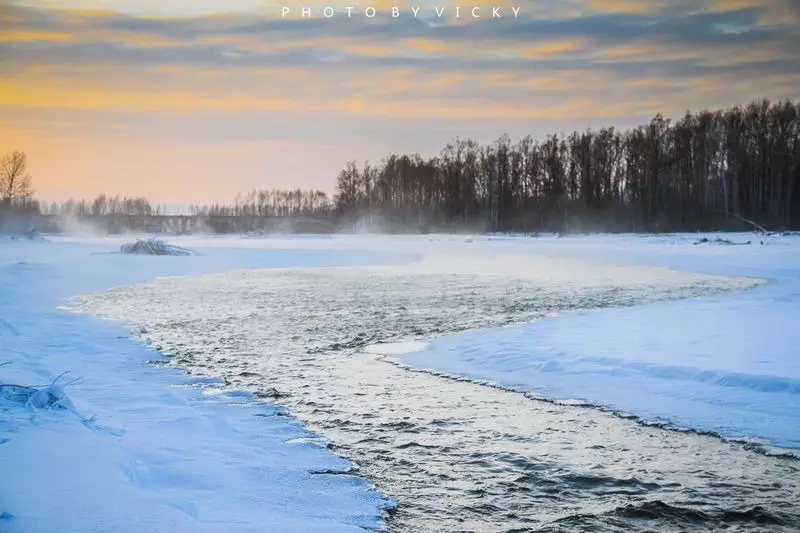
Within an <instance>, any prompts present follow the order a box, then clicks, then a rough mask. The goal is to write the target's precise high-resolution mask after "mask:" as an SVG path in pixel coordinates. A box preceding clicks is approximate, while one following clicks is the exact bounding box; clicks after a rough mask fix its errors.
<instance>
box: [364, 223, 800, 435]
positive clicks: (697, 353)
mask: <svg viewBox="0 0 800 533" xmlns="http://www.w3.org/2000/svg"><path fill="white" fill-rule="evenodd" d="M701 237H703V235H664V236H638V235H623V236H590V237H589V236H575V237H566V238H541V239H522V238H513V237H509V238H503V237H497V236H496V237H487V238H475V239H474V244H473V245H474V246H476V247H483V248H485V249H486V251H487V253H489V252H490V251H492V250H493V251H495V252H499V251H503V252H512V251H513V252H517V253H533V254H545V255H548V256H555V257H569V258H581V259H588V260H592V261H602V262H610V263H617V264H619V263H622V264H637V265H648V266H659V267H669V268H671V269H676V270H680V271H686V272H694V273H703V274H713V275H727V276H749V277H756V278H761V279H766V280H768V281H769V282H770V283H768V284H766V285H764V286H761V287H758V288H755V289H750V290H747V291H743V292H733V293H728V294H725V295H722V296H716V297H708V298H696V299H690V300H681V301H675V302H668V303H655V304H650V305H644V306H635V307H626V308H616V309H600V310H593V311H587V312H583V313H576V314H568V315H563V316H558V317H552V318H548V319H544V320H540V321H537V322H534V323H530V324H525V325H522V326H516V327H510V328H503V329H494V330H475V331H470V332H465V333H461V334H456V335H453V336H449V337H444V338H439V339H436V340H434V341H432V342H431V343H430V344H429V346H428V347H427V348H425V349H422V348H421V347H420V346H419V345H414V346H410V347H409V349H407V350H404V348H403V346H389V347H381V346H374V347H372V348H371V350H372V351H377V352H381V351H385V352H392V354H393V355H394V356H396V357H397V356H398V354H399V353H402V352H403V351H407V352H408V353H406V354H405V355H399V357H400V358H401V359H402V361H404V362H405V363H407V364H410V365H412V366H416V367H422V368H431V369H435V370H437V371H441V372H446V373H450V374H457V375H462V376H468V377H472V378H475V379H480V380H488V381H492V382H495V383H499V384H501V385H503V386H506V387H509V388H513V389H517V390H523V391H526V392H532V393H534V394H536V395H539V396H542V397H546V398H549V399H558V400H578V401H582V402H587V403H590V404H592V405H599V406H604V407H607V408H611V409H613V410H617V411H622V412H626V413H630V414H633V415H635V416H637V417H640V418H642V419H645V420H650V421H654V422H660V423H667V424H671V425H675V426H678V427H684V428H693V429H699V430H703V431H712V432H718V433H720V434H721V435H723V436H725V437H730V438H736V439H743V440H752V441H756V442H759V443H763V444H765V445H766V446H776V447H781V448H789V449H795V450H800V348H798V347H800V327H799V326H800V237H798V236H771V237H762V236H758V235H753V234H740V235H723V237H725V238H726V239H729V240H731V241H733V242H736V243H743V242H747V241H752V244H751V245H742V246H731V245H723V244H715V243H702V244H695V243H696V242H697V241H698V239H700V238H701ZM705 237H708V238H710V239H712V240H713V239H715V238H716V235H707V236H705ZM762 243H763V244H762ZM587 268H592V267H590V266H588V265H587Z"/></svg>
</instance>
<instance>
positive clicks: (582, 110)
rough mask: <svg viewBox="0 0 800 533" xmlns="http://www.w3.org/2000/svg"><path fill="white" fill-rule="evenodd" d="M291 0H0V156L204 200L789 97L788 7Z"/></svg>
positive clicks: (326, 182)
mask: <svg viewBox="0 0 800 533" xmlns="http://www.w3.org/2000/svg"><path fill="white" fill-rule="evenodd" d="M312 1H313V0H312ZM302 5H305V6H307V7H311V8H312V17H311V18H305V19H302V18H298V17H297V16H290V17H287V18H281V7H282V6H286V7H290V8H291V9H292V11H293V15H294V14H296V15H299V9H300V6H301V4H300V3H292V2H263V1H259V0H171V1H170V0H120V1H113V0H28V1H22V0H0V67H2V70H1V72H2V75H1V76H0V154H2V153H5V152H8V151H10V150H13V149H19V150H23V151H25V152H27V154H28V156H29V159H30V170H31V173H32V175H33V180H34V187H35V190H36V195H37V197H39V198H41V199H44V200H48V201H50V200H59V201H60V200H65V199H67V198H69V197H75V198H79V197H93V196H95V195H97V194H99V193H103V192H105V193H110V194H121V195H144V196H146V197H148V198H149V199H150V200H151V201H154V202H165V203H184V204H186V203H192V202H195V203H204V202H211V201H215V200H219V201H230V200H232V199H233V197H234V196H235V194H236V193H237V192H240V191H247V190H250V189H252V188H288V187H291V188H295V187H301V188H317V189H321V190H324V191H326V192H328V193H332V192H333V187H334V185H335V177H336V173H337V172H338V170H339V169H340V168H342V166H343V165H344V164H345V162H346V161H348V160H350V159H355V160H357V161H359V162H362V161H364V160H365V159H369V160H371V161H374V162H377V161H379V160H380V158H382V157H383V156H385V155H387V154H388V153H390V152H392V151H395V152H419V153H420V154H421V155H423V156H425V157H429V156H434V155H437V154H438V153H439V150H440V149H441V148H442V147H443V146H444V145H445V144H446V143H447V142H448V141H450V140H451V139H453V138H454V137H456V136H462V137H473V138H475V139H477V140H480V141H482V142H489V141H492V140H494V139H496V138H497V137H499V136H500V135H501V134H503V133H508V134H510V135H511V137H512V139H514V140H516V139H518V138H520V137H522V136H524V135H526V134H531V135H533V136H534V137H539V138H543V137H545V136H546V135H547V134H548V133H553V132H561V131H567V132H568V131H572V130H573V129H578V130H583V129H585V128H587V127H597V126H601V125H615V126H619V127H627V126H631V125H635V124H638V123H641V122H643V121H647V120H649V119H650V118H651V117H652V116H653V115H654V114H655V113H657V112H661V113H663V114H664V115H665V116H668V117H672V118H675V117H677V116H680V115H681V114H682V113H683V112H684V111H685V110H687V109H692V110H696V109H701V108H706V107H711V108H716V107H722V106H726V105H730V104H736V103H746V102H747V101H749V100H750V99H752V98H754V97H759V96H763V97H767V98H770V99H782V98H798V97H800V2H798V1H797V0H692V1H689V0H649V1H634V0H519V1H515V2H512V3H508V2H505V1H504V0H498V1H494V2H492V1H490V0H474V1H471V2H470V1H466V0H464V1H458V2H439V3H436V4H433V3H425V2H419V3H417V2H409V3H401V2H391V1H390V0H375V1H373V2H369V1H363V2H362V1H359V2H353V3H351V4H335V3H330V2H321V1H317V2H316V3H305V4H302ZM326 5H327V6H334V7H337V8H339V12H338V13H337V14H336V15H335V16H334V17H333V18H330V19H324V18H323V15H322V8H323V7H324V6H326ZM345 5H351V6H356V7H355V8H354V9H353V16H352V18H347V16H346V14H345V11H344V10H343V7H344V6H345ZM434 5H436V6H439V7H440V8H441V7H443V8H445V12H444V13H445V15H444V17H443V18H442V19H437V18H436V14H435V12H434V10H433V6H434ZM368 6H372V7H374V8H375V9H376V10H377V13H378V14H377V16H376V17H375V18H374V19H367V18H366V17H365V16H364V15H363V9H364V8H365V7H368ZM392 6H398V7H400V8H401V10H402V14H401V16H400V17H398V18H395V19H393V18H391V16H390V9H391V7H392ZM412 6H419V7H420V10H419V16H418V17H417V18H414V17H413V16H412V14H411V11H410V9H409V8H410V7H412ZM456 6H461V7H462V12H467V11H469V10H470V9H471V8H472V7H474V6H481V7H482V11H481V12H482V13H483V14H484V15H485V16H488V15H489V14H490V13H491V6H499V7H501V12H502V14H503V15H504V17H502V18H499V19H490V18H481V19H474V20H473V19H470V18H469V17H464V16H462V18H460V19H454V18H452V15H454V13H455V11H454V10H455V7H456ZM512 6H516V7H519V8H520V10H519V16H518V17H517V18H516V19H515V18H513V16H512V13H511V9H510V8H511V7H512Z"/></svg>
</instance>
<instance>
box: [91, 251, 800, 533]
mask: <svg viewBox="0 0 800 533" xmlns="http://www.w3.org/2000/svg"><path fill="white" fill-rule="evenodd" d="M515 266H516V267H517V269H516V271H517V272H520V271H522V272H525V275H519V274H517V275H515V276H509V275H508V273H504V272H499V271H498V270H497V269H495V270H494V271H492V269H491V268H486V266H485V265H483V266H481V267H480V268H474V265H473V266H472V267H470V266H469V265H464V264H449V265H448V264H436V265H425V264H419V265H412V266H410V267H409V266H406V267H383V268H360V269H308V270H267V271H250V272H237V273H229V274H225V275H216V276H207V277H201V278H179V279H164V280H157V281H155V282H153V283H149V284H144V285H136V286H130V287H124V288H120V289H116V290H114V291H110V292H106V293H101V294H96V295H90V296H86V297H82V298H80V299H77V300H76V306H77V307H78V308H80V309H83V310H89V311H91V312H94V313H97V314H99V315H102V316H108V317H111V318H116V319H124V320H127V321H132V322H134V323H137V324H139V325H140V326H142V328H143V329H142V336H143V337H144V338H145V339H146V340H148V341H149V342H152V343H153V344H154V345H155V346H156V347H158V348H160V349H161V350H162V351H163V352H164V353H166V354H167V355H169V356H170V357H171V361H172V362H173V363H174V364H176V365H179V366H182V367H185V368H187V369H188V370H189V371H190V372H192V373H196V374H204V375H212V376H219V377H222V378H224V379H225V380H226V383H227V386H230V387H236V388H244V389H248V390H252V391H254V392H256V393H258V394H260V395H261V396H262V397H269V398H271V400H270V401H275V402H278V403H280V404H282V405H284V406H286V407H287V408H288V410H289V411H290V412H291V414H292V415H293V416H296V417H297V418H298V419H300V420H301V421H302V422H304V423H305V424H306V425H307V426H308V427H309V428H310V429H311V430H312V431H315V432H316V433H318V434H320V435H322V436H324V437H325V438H326V439H328V441H330V442H331V445H332V447H333V449H335V450H336V451H337V452H339V453H341V454H342V455H344V456H346V457H348V458H350V459H351V460H352V461H354V463H355V464H357V465H359V468H360V472H359V473H360V475H363V476H365V477H367V478H369V479H370V480H372V481H373V482H374V483H375V484H376V485H377V487H378V488H379V489H380V490H381V491H382V492H384V493H385V494H387V495H389V496H391V497H393V498H394V499H395V500H397V501H398V507H397V508H396V509H395V510H394V511H393V512H392V513H391V520H390V529H391V530H392V531H397V532H439V531H441V532H448V533H449V532H459V531H464V532H467V531H469V532H512V531H515V532H524V531H551V532H556V531H564V532H567V531H609V532H610V531H620V532H622V531H641V532H644V531H718V530H720V529H723V528H724V529H725V530H727V531H765V532H767V531H769V532H779V531H787V532H788V531H797V530H798V528H799V527H800V509H799V508H798V502H800V475H798V473H799V472H798V466H799V465H800V463H798V462H797V461H795V460H792V459H787V458H777V457H768V456H765V455H761V454H757V453H753V452H750V451H747V450H746V449H744V447H743V446H741V445H738V444H731V443H725V442H722V441H720V440H718V439H715V438H712V437H707V436H701V435H695V434H691V433H677V432H670V431H663V430H660V429H658V428H654V427H645V426H642V425H639V424H636V423H635V422H633V421H631V420H626V419H622V418H619V417H615V416H613V415H611V414H608V413H605V412H602V411H599V410H594V409H586V408H582V407H577V406H567V405H556V404H552V403H548V402H543V401H539V400H535V399H532V398H529V397H526V396H525V395H523V394H519V393H516V392H511V391H505V390H500V389H497V388H492V387H487V386H484V385H481V384H478V383H474V382H470V381H468V380H458V379H448V378H445V377H443V376H440V375H435V374H433V373H427V372H419V371H410V370H407V369H405V368H403V367H402V366H399V365H396V364H392V363H391V362H389V361H387V360H384V359H383V358H382V357H381V356H379V355H376V354H370V353H363V351H362V350H360V349H359V348H361V347H363V346H364V345H365V344H367V343H372V342H376V341H382V340H391V339H397V338H409V337H427V336H431V335H435V334H440V333H446V332H453V331H459V330H463V329H467V328H473V327H485V326H499V325H504V324H510V323H514V322H520V321H525V320H532V319H535V318H537V317H541V316H544V315H546V314H549V313H553V312H562V311H568V310H574V309H585V308H592V307H601V306H612V305H631V304H634V303H637V302H644V301H654V300H659V299H667V298H678V297H686V296H689V295H702V294H711V293H714V292H719V291H721V290H725V289H729V288H731V287H732V286H739V287H740V286H741V284H742V283H743V282H741V280H721V279H717V278H704V277H698V276H683V275H680V276H679V275H665V273H664V272H658V273H657V274H656V275H647V272H646V271H637V272H636V273H635V275H632V274H633V273H632V272H630V271H622V270H621V271H616V270H614V269H609V270H606V271H604V272H593V273H592V272H587V273H586V275H584V276H581V277H579V278H577V277H576V276H575V275H574V272H566V270H568V269H565V268H563V266H564V265H560V267H559V266H558V265H555V266H554V265H552V264H546V263H541V262H538V263H536V262H532V263H531V264H530V265H525V264H522V265H520V264H517V265H515Z"/></svg>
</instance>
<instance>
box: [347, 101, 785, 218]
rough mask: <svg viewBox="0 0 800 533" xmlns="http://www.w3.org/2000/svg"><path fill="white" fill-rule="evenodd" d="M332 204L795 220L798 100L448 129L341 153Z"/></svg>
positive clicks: (368, 213) (477, 212)
mask: <svg viewBox="0 0 800 533" xmlns="http://www.w3.org/2000/svg"><path fill="white" fill-rule="evenodd" d="M334 201H335V206H334V207H335V212H336V213H337V214H338V215H339V217H340V221H341V222H344V223H346V224H348V225H351V226H357V225H358V224H363V225H365V226H367V227H370V226H383V227H390V228H398V229H401V230H412V231H414V230H420V229H421V230H423V231H424V230H427V229H449V228H471V229H478V230H487V231H533V230H536V231H558V232H564V231H691V230H702V229H724V228H727V227H732V226H738V227H741V224H742V221H743V220H745V221H750V222H751V223H753V224H754V225H760V226H764V227H769V228H776V229H780V228H797V227H800V103H794V102H792V101H790V100H787V101H782V102H778V103H771V102H769V101H767V100H758V101H754V102H753V103H751V104H749V105H746V106H734V107H730V108H728V109H724V110H718V111H709V110H704V111H700V112H698V113H691V112H687V113H686V114H685V115H684V116H683V117H681V118H680V119H679V120H677V121H674V122H672V121H671V120H669V119H665V118H664V117H663V116H662V115H660V114H659V115H656V116H655V117H654V118H653V119H652V120H651V121H650V122H649V123H648V124H644V125H641V126H638V127H635V128H632V129H628V130H624V131H621V130H617V129H615V128H613V127H608V128H602V129H599V130H587V131H585V132H577V131H576V132H573V133H571V134H569V135H563V134H553V135H549V136H547V137H546V139H544V140H535V139H533V138H532V137H530V136H528V137H525V138H524V139H522V140H520V141H518V142H516V143H512V142H511V139H510V138H509V137H508V136H507V135H504V136H502V137H500V138H499V139H498V140H497V141H495V142H493V143H491V144H488V145H481V144H479V143H477V142H475V141H473V140H465V139H456V140H455V141H454V142H452V143H450V144H448V145H447V146H446V147H445V148H444V149H443V150H442V151H441V153H440V155H439V156H438V157H434V158H429V159H425V158H422V157H421V156H420V155H419V154H412V155H398V154H391V155H389V156H388V157H386V158H384V159H383V161H382V162H381V163H380V164H378V165H372V164H370V163H369V162H367V163H365V164H364V165H363V166H362V167H360V168H359V166H358V165H357V164H356V163H355V161H350V162H348V163H347V165H346V166H345V168H344V169H343V170H341V171H340V172H339V174H338V178H337V186H336V195H335V198H334Z"/></svg>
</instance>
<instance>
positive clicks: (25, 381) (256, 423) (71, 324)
mask: <svg viewBox="0 0 800 533" xmlns="http://www.w3.org/2000/svg"><path fill="white" fill-rule="evenodd" d="M115 242H116V241H115V240H114V239H103V240H98V239H83V240H81V241H80V242H72V241H70V240H69V239H61V238H53V239H52V242H49V243H39V242H11V241H9V242H7V243H4V244H3V245H2V246H0V363H3V362H7V363H8V364H6V365H3V366H2V367H0V380H2V382H3V383H4V384H18V385H22V386H23V387H4V389H6V390H5V391H4V392H3V393H2V395H0V472H2V474H1V475H0V519H1V520H2V525H0V529H2V531H4V532H8V533H15V532H24V533H37V532H42V533H44V532H48V533H49V532H52V531H59V532H62V533H78V532H80V533H84V532H86V531H117V532H137V533H138V532H140V531H151V532H169V533H181V532H186V533H202V532H215V533H216V532H219V531H226V532H254V533H255V532H264V531H276V532H277V531H280V532H286V533H290V532H297V533H301V532H302V533H307V532H319V533H338V532H341V533H346V532H351V533H355V532H363V531H364V528H367V529H374V528H377V527H379V526H380V524H381V508H382V507H383V506H384V505H386V503H387V502H386V501H385V500H384V499H383V497H382V496H381V495H379V494H378V493H376V492H374V491H373V490H372V489H371V487H370V485H369V484H368V483H367V482H365V481H364V480H362V479H360V478H357V477H354V476H352V475H347V474H346V472H348V471H350V470H351V469H352V467H353V465H351V464H349V463H348V462H347V461H345V460H344V459H342V458H340V457H338V456H336V455H334V454H333V453H332V452H330V451H329V450H328V449H327V448H326V447H325V446H324V445H323V446H320V445H319V444H317V443H316V441H313V440H312V439H313V437H314V435H311V434H309V433H308V431H306V430H305V429H304V428H303V427H302V426H301V425H300V424H299V423H298V422H296V421H295V420H293V419H292V418H289V417H287V416H286V415H285V413H284V412H282V410H281V409H279V408H277V407H276V406H273V405H269V404H264V403H260V402H256V401H255V399H254V398H253V397H252V396H250V395H247V394H235V393H226V394H219V393H216V394H215V392H218V391H214V389H213V385H211V387H212V388H209V387H210V386H209V384H208V383H207V380H203V379H200V380H198V379H195V378H194V377H192V376H186V375H185V374H183V373H182V372H180V371H178V370H176V369H173V368H169V367H166V368H165V367H163V366H155V365H148V364H146V363H147V361H148V360H159V359H160V356H159V354H158V353H156V352H153V351H150V350H148V349H147V348H146V347H145V346H143V345H141V344H139V343H138V342H135V341H133V340H131V339H130V338H129V335H128V333H127V331H126V330H125V329H123V327H122V326H120V325H117V324H114V323H110V322H104V321H99V320H93V319H90V318H88V317H85V316H82V315H77V314H73V313H68V312H64V311H59V310H57V309H56V307H57V306H58V305H59V304H60V303H61V302H63V301H64V299H65V298H66V297H68V296H71V295H73V294H76V293H80V292H87V291H96V290H102V289H108V288H110V287H113V286H115V285H120V284H128V283H133V282H138V281H144V280H147V279H151V278H153V277H156V276H164V275H187V274H202V273H209V272H219V271H225V270H230V269H233V268H257V267H259V268H270V267H276V266H322V265H327V266H342V265H349V264H382V263H392V262H397V261H401V260H408V257H406V256H400V255H392V254H388V253H371V252H346V251H340V252H337V253H330V252H318V251H317V252H314V251H311V250H285V249H280V248H274V247H273V248H271V249H270V248H264V247H258V246H255V245H253V246H251V247H249V248H247V249H233V248H217V247H214V246H215V244H216V241H214V240H213V239H208V240H201V239H194V240H192V241H191V243H192V244H193V245H196V247H200V248H202V249H203V252H204V253H203V255H202V256H200V257H175V258H174V260H173V261H168V262H161V261H157V262H154V261H150V260H148V259H147V258H144V257H139V256H135V255H125V254H113V253H108V252H109V250H113V249H114V246H115ZM117 246H118V245H117ZM67 370H68V371H71V375H72V376H78V377H82V378H83V379H82V381H81V382H78V383H73V384H71V385H70V386H69V387H68V389H67V390H68V395H66V396H65V395H64V394H63V390H60V389H57V388H56V387H57V386H58V385H59V384H63V385H66V382H67V381H68V380H67V379H66V378H65V379H64V380H62V381H58V380H57V381H56V382H55V385H53V386H50V385H48V387H50V388H38V387H34V389H35V390H30V389H25V388H24V386H32V385H33V386H37V385H47V384H53V382H54V380H56V378H58V376H59V375H60V374H61V373H62V372H64V371H67ZM67 402H68V403H67ZM58 405H61V406H62V407H64V406H66V407H68V408H57V407H58ZM313 472H329V473H328V474H314V473H313Z"/></svg>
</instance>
